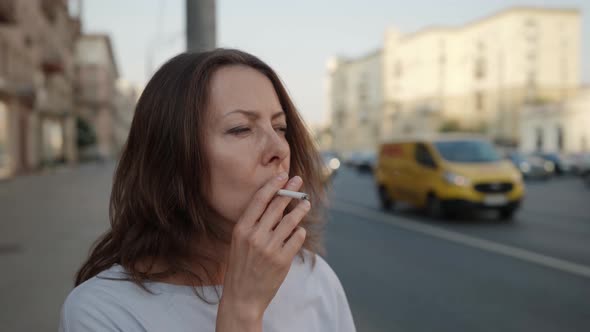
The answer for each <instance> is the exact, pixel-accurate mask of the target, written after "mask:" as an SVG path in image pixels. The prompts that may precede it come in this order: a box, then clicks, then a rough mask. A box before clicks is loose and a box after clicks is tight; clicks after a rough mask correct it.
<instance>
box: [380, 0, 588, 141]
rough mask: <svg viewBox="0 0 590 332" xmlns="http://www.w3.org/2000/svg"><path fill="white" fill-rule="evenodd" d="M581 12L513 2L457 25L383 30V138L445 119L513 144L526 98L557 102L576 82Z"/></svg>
mask: <svg viewBox="0 0 590 332" xmlns="http://www.w3.org/2000/svg"><path fill="white" fill-rule="evenodd" d="M580 24H581V23H580V12H579V11H578V10H575V9H547V8H535V7H516V8H511V9H507V10H504V11H501V12H499V13H496V14H494V15H491V16H489V17H486V18H483V19H480V20H477V21H474V22H471V23H468V24H466V25H463V26H458V27H430V28H426V29H423V30H421V31H418V32H416V33H412V34H402V33H401V32H400V31H398V30H397V29H394V28H391V29H388V30H387V31H386V33H385V39H384V45H383V75H382V77H383V88H384V92H383V95H384V110H383V113H382V114H383V118H382V121H381V123H382V126H383V138H384V139H389V138H393V137H396V136H404V135H411V134H416V133H421V132H431V131H438V130H440V129H441V128H442V127H443V126H445V124H446V123H448V122H456V123H457V124H458V125H459V126H460V127H461V128H462V129H465V130H471V131H478V132H482V133H486V134H488V135H489V136H490V137H492V138H495V139H496V140H498V141H504V142H510V143H517V140H518V137H519V133H518V129H519V122H518V121H519V119H520V117H519V114H518V113H519V111H520V110H521V109H522V106H523V105H524V104H525V103H527V102H535V101H539V100H545V101H560V100H564V99H566V98H567V97H569V96H572V95H573V94H574V93H575V90H576V89H577V87H578V86H579V84H580V78H579V73H580V52H581V51H580V47H581V46H580V41H581V31H580V30H581V29H580Z"/></svg>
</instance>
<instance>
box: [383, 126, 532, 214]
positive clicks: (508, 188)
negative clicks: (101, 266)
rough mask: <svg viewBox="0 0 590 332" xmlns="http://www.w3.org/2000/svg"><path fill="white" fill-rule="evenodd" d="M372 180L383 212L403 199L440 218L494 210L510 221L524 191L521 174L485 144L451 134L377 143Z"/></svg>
mask: <svg viewBox="0 0 590 332" xmlns="http://www.w3.org/2000/svg"><path fill="white" fill-rule="evenodd" d="M375 181H376V186H377V190H378V193H379V199H380V203H381V206H382V208H384V209H389V208H391V207H392V206H393V205H394V204H395V202H396V201H403V202H407V203H410V204H411V205H414V206H416V207H419V208H423V209H425V210H426V211H427V212H428V213H429V215H431V216H432V217H442V218H445V217H450V216H452V215H455V214H457V213H458V212H461V211H465V210H466V209H495V210H497V211H499V213H500V218H501V219H504V220H509V219H511V218H512V216H513V215H514V213H515V212H516V210H517V209H518V208H519V206H520V203H521V201H522V199H523V197H524V193H525V188H524V183H523V180H522V175H521V174H520V172H519V171H518V170H517V169H516V168H515V167H514V166H513V164H512V163H511V162H510V161H508V160H503V159H502V158H501V157H500V156H499V154H498V152H497V151H496V150H495V148H494V147H493V145H492V144H491V143H490V142H489V141H488V140H486V139H485V138H482V137H477V136H466V135H456V134H454V135H452V134H447V135H440V136H436V137H429V138H421V139H408V140H403V141H396V142H391V143H385V144H382V145H381V146H380V147H379V152H378V160H377V167H376V168H375Z"/></svg>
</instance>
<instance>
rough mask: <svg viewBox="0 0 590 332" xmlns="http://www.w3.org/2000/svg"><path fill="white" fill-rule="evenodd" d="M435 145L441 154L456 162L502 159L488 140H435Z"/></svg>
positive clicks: (484, 161) (482, 161) (480, 161)
mask: <svg viewBox="0 0 590 332" xmlns="http://www.w3.org/2000/svg"><path fill="white" fill-rule="evenodd" d="M434 146H435V147H436V149H437V150H438V152H439V153H440V155H441V156H442V157H443V158H444V159H445V160H448V161H450V162H455V163H487V162H495V161H499V160H500V156H499V154H498V152H497V151H496V149H495V148H494V147H493V146H492V145H491V144H490V143H488V142H486V141H481V140H463V141H444V142H435V143H434Z"/></svg>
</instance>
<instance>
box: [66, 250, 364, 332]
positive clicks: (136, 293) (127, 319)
mask: <svg viewBox="0 0 590 332" xmlns="http://www.w3.org/2000/svg"><path fill="white" fill-rule="evenodd" d="M305 255H306V257H305V262H303V261H302V260H301V259H300V258H299V256H297V257H296V258H295V259H294V260H293V263H292V265H291V269H290V270H289V273H288V274H287V277H286V279H285V281H284V282H283V284H282V285H281V287H280V288H279V290H278V292H277V294H276V296H275V297H274V299H273V300H272V302H271V303H270V305H269V307H268V308H267V310H266V312H265V313H264V318H263V331H264V332H273V331H281V332H289V331H297V332H302V331H305V332H314V331H318V332H330V331H334V332H336V331H337V332H354V331H355V327H354V322H353V319H352V314H351V312H350V308H349V306H348V301H347V299H346V295H345V294H344V289H343V288H342V285H341V283H340V280H338V277H337V276H336V274H335V273H334V271H333V270H332V269H331V268H330V266H329V265H328V264H327V263H326V262H325V261H324V260H323V259H322V258H321V257H320V256H316V257H317V261H316V265H315V267H314V268H313V269H312V267H311V258H312V255H313V254H312V253H310V252H307V251H306V252H305ZM125 277H126V274H125V270H124V269H123V267H121V266H120V265H114V266H113V267H111V268H110V269H108V270H105V271H103V272H101V273H100V274H99V275H98V276H96V277H94V278H91V279H89V280H88V281H86V282H84V283H83V284H81V285H79V286H78V287H76V288H75V289H74V290H72V292H71V293H70V294H69V295H68V297H67V299H66V301H65V303H64V305H63V307H62V312H61V321H60V329H59V330H60V331H62V332H73V331H76V332H79V331H126V332H132V331H158V332H161V331H174V332H176V331H187V332H188V331H190V332H199V331H215V323H216V317H217V306H218V305H217V304H207V303H205V302H204V301H203V300H201V299H200V298H199V297H198V296H197V295H196V294H195V293H194V290H193V288H192V287H190V286H180V285H172V284H167V283H161V282H148V283H146V286H147V287H148V289H150V290H151V291H152V292H153V293H154V294H150V293H148V292H146V291H145V290H143V289H142V288H140V287H139V286H137V285H136V284H134V283H132V282H131V281H125V280H112V279H122V278H125ZM107 278H110V279H107ZM201 289H202V293H203V294H202V295H204V296H205V298H206V299H207V300H210V301H211V302H215V303H216V302H217V292H219V294H221V292H222V289H221V287H215V286H205V287H201Z"/></svg>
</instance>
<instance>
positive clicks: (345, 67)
mask: <svg viewBox="0 0 590 332" xmlns="http://www.w3.org/2000/svg"><path fill="white" fill-rule="evenodd" d="M382 62H383V61H382V52H381V50H378V51H375V52H373V53H370V54H368V55H365V56H363V57H360V58H356V59H348V58H333V59H331V60H330V61H329V63H328V100H329V109H330V113H331V114H330V116H331V119H332V121H331V130H330V134H331V142H330V143H331V144H330V145H331V148H332V149H333V150H335V151H338V152H349V151H360V150H364V151H367V150H369V151H372V150H375V148H376V145H377V142H378V140H379V136H380V119H381V117H382V116H381V110H382V105H383V94H382V91H383V87H382V81H383V80H382V72H383V71H382Z"/></svg>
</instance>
